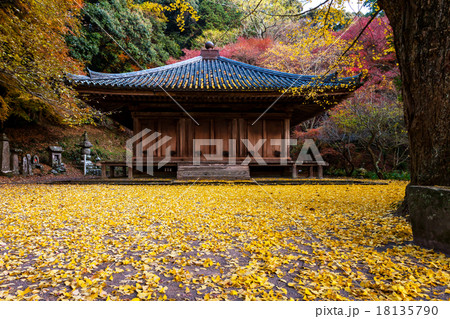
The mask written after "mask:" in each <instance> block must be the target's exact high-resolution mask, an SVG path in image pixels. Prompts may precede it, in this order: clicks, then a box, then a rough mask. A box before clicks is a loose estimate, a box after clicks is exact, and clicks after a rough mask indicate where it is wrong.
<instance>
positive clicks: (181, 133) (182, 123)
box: [177, 118, 187, 157]
mask: <svg viewBox="0 0 450 319" xmlns="http://www.w3.org/2000/svg"><path fill="white" fill-rule="evenodd" d="M178 123H179V130H178V136H177V142H178V156H181V157H185V156H187V154H186V153H187V152H186V148H185V146H184V145H185V143H186V138H185V134H186V119H184V118H182V119H180V120H179V122H178Z"/></svg>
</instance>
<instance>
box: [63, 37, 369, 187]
mask: <svg viewBox="0 0 450 319" xmlns="http://www.w3.org/2000/svg"><path fill="white" fill-rule="evenodd" d="M207 44H208V43H207ZM207 47H208V46H207ZM71 78H72V81H73V83H74V85H75V86H76V89H77V90H78V92H79V93H80V94H81V96H82V97H83V98H84V99H85V100H86V101H87V102H88V103H89V104H90V105H92V106H94V107H96V108H99V109H101V110H102V111H105V112H108V111H115V112H116V118H115V119H116V120H118V121H119V122H120V123H122V124H123V125H125V126H127V127H129V128H130V129H132V130H133V132H134V134H135V136H136V134H139V133H140V132H142V131H143V130H145V131H144V133H143V135H142V133H141V135H142V136H137V137H136V138H135V140H133V158H132V167H129V166H130V161H129V160H128V161H127V162H125V161H124V162H103V163H102V165H103V168H104V170H103V171H104V174H105V173H106V168H107V167H108V171H110V170H111V168H114V167H120V166H122V167H126V166H127V163H128V167H129V168H128V170H127V171H128V176H129V177H132V176H133V175H134V176H138V175H144V174H146V172H148V169H147V168H148V167H147V165H153V166H154V167H151V171H152V175H154V176H163V175H164V176H171V177H177V178H179V179H197V178H211V179H224V178H228V179H246V178H250V177H251V176H252V177H253V176H261V175H265V176H291V175H292V176H293V177H296V176H297V171H298V169H297V167H295V161H294V160H293V159H291V158H290V157H289V152H287V153H286V152H283V151H282V150H283V149H282V147H287V148H289V146H288V145H280V143H278V145H277V143H271V141H273V140H277V139H278V140H280V139H289V138H290V132H291V128H292V127H294V126H295V125H298V124H299V123H301V122H302V121H305V120H307V119H310V118H312V117H314V116H316V115H318V114H320V113H322V112H324V111H325V109H329V108H332V107H333V106H335V105H336V104H338V103H339V102H341V101H342V100H343V99H345V98H347V97H349V95H350V94H351V93H352V92H353V91H355V90H356V89H357V88H358V87H359V86H360V85H361V83H360V78H359V76H354V77H347V78H336V75H335V74H333V75H329V76H327V77H325V78H318V77H316V76H309V75H297V74H291V73H284V72H278V71H274V70H269V69H265V68H261V67H257V66H253V65H249V64H245V63H242V62H238V61H234V60H231V59H227V58H225V57H222V56H220V53H219V50H216V49H214V48H213V47H212V45H209V48H208V49H204V50H201V53H200V55H199V56H198V57H195V58H192V59H189V60H185V61H182V62H178V63H174V64H170V65H166V66H163V67H157V68H153V69H148V70H143V71H136V72H129V73H120V74H106V73H98V72H93V71H89V75H87V76H80V75H71ZM291 88H297V89H296V91H300V92H301V93H292V91H291V90H290V89H291ZM311 90H316V93H315V95H314V98H310V96H311V95H310V94H309V93H310V92H311ZM118 110H119V111H120V112H117V111H118ZM264 112H265V113H264ZM262 114H264V115H263V116H261V115H262ZM258 118H259V119H258ZM257 119H258V120H257ZM155 132H158V133H160V135H159V136H156V135H158V134H156V135H152V134H153V133H155ZM155 136H156V138H155ZM165 137H166V138H165ZM167 137H170V140H168V138H167ZM194 139H202V140H222V141H223V142H222V144H223V147H222V148H219V149H216V147H218V146H217V145H201V146H200V147H198V145H197V146H196V147H194ZM261 139H264V140H265V142H264V143H263V144H262V145H260V147H259V148H257V147H256V145H257V143H258V141H259V140H261ZM230 140H232V141H230ZM158 141H160V147H156V146H158V145H157V144H155V143H157V142H158ZM233 141H236V142H233ZM245 141H248V142H247V143H246V142H245ZM213 144H214V143H213ZM155 145H156V146H155ZM252 145H253V146H255V148H252ZM168 146H170V147H168ZM124 147H125V145H124ZM255 150H256V151H257V153H258V154H259V156H260V158H262V159H263V160H264V162H265V164H266V165H261V161H259V162H258V161H257V160H256V159H255V158H254V157H253V155H255V153H254V151H255ZM219 152H221V153H222V154H218V153H219ZM211 154H213V155H214V154H215V155H216V156H209V155H211ZM169 155H170V156H169ZM149 156H150V157H151V161H149ZM283 156H284V157H287V158H284V161H283V160H282V159H283ZM168 157H170V158H168ZM194 158H197V159H199V158H200V163H195V164H196V165H194V163H193V159H194ZM164 160H165V162H164V163H165V165H164V166H163V167H158V163H159V162H160V161H164ZM149 163H150V164H149ZM242 164H244V165H242ZM313 164H314V163H310V165H313ZM319 164H320V163H319ZM305 165H307V163H305ZM320 168H321V167H320ZM112 171H113V173H114V170H112ZM110 175H111V174H110Z"/></svg>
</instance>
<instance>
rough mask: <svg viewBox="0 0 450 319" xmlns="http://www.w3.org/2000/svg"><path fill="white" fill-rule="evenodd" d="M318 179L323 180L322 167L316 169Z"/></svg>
mask: <svg viewBox="0 0 450 319" xmlns="http://www.w3.org/2000/svg"><path fill="white" fill-rule="evenodd" d="M318 171H319V172H318V177H319V178H323V166H322V165H319V167H318Z"/></svg>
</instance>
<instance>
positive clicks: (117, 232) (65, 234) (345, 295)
mask: <svg viewBox="0 0 450 319" xmlns="http://www.w3.org/2000/svg"><path fill="white" fill-rule="evenodd" d="M405 186H406V184H405V183H399V182H392V183H389V184H388V185H277V186H274V185H270V186H268V185H265V186H260V185H256V184H255V185H235V184H229V185H207V186H205V185H198V184H195V185H193V186H192V185H191V186H189V185H179V186H111V185H109V186H107V185H94V186H92V185H90V186H74V185H71V186H67V185H58V186H56V185H53V186H51V185H3V186H0V193H1V199H0V299H1V300H255V299H259V300H289V299H294V300H347V299H349V300H429V299H438V300H449V299H450V286H449V282H450V272H449V267H450V266H449V265H450V258H449V257H448V256H445V255H443V254H439V253H436V252H433V251H430V250H426V249H423V248H420V247H417V246H415V245H413V244H412V243H411V240H412V235H411V228H410V226H409V224H408V222H407V221H406V220H404V219H403V218H401V217H395V216H393V215H392V210H393V205H394V204H396V203H398V201H400V200H401V199H402V198H403V196H404V190H405Z"/></svg>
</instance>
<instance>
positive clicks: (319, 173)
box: [292, 161, 329, 178]
mask: <svg viewBox="0 0 450 319" xmlns="http://www.w3.org/2000/svg"><path fill="white" fill-rule="evenodd" d="M328 165H329V164H328V163H327V162H325V161H320V162H319V161H303V162H300V163H296V164H294V166H293V168H292V178H298V170H297V167H298V166H306V167H309V176H308V178H314V167H317V178H323V167H324V166H328Z"/></svg>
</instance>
